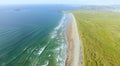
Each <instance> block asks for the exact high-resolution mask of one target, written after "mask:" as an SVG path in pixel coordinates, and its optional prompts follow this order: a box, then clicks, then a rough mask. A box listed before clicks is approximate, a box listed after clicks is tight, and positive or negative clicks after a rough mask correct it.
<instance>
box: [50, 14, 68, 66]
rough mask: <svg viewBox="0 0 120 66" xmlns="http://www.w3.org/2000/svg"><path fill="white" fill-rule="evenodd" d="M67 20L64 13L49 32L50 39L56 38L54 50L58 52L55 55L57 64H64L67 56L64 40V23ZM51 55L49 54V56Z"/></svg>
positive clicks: (60, 65) (59, 65) (62, 65)
mask: <svg viewBox="0 0 120 66" xmlns="http://www.w3.org/2000/svg"><path fill="white" fill-rule="evenodd" d="M66 21H67V14H64V15H63V17H62V19H61V20H60V22H59V24H58V26H57V27H55V28H54V30H53V32H52V33H50V37H51V40H56V43H57V44H58V47H56V48H55V49H54V51H55V52H56V53H57V54H58V56H56V61H57V62H58V65H57V66H65V61H66V57H67V54H66V53H67V43H66V40H65V33H64V32H65V24H66ZM50 56H51V55H49V57H50Z"/></svg>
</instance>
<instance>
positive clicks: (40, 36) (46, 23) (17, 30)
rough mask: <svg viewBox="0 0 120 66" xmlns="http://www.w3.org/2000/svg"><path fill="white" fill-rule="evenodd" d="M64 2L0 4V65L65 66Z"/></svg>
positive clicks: (67, 16)
mask: <svg viewBox="0 0 120 66" xmlns="http://www.w3.org/2000/svg"><path fill="white" fill-rule="evenodd" d="M71 9H75V8H73V7H70V6H65V5H6V6H0V66H65V60H66V57H67V51H68V50H67V41H66V35H65V30H66V29H65V28H66V26H67V24H66V23H67V22H68V21H69V14H65V13H62V10H71Z"/></svg>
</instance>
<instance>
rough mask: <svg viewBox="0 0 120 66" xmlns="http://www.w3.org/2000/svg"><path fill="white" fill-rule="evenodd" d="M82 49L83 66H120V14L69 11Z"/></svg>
mask: <svg viewBox="0 0 120 66" xmlns="http://www.w3.org/2000/svg"><path fill="white" fill-rule="evenodd" d="M70 12H71V13H73V15H74V16H75V19H76V22H77V27H78V32H79V36H80V38H81V41H82V48H83V62H82V63H83V66H120V51H119V50H120V13H117V12H102V11H79V10H77V11H70Z"/></svg>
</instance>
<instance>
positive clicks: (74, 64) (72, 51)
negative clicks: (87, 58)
mask: <svg viewBox="0 0 120 66" xmlns="http://www.w3.org/2000/svg"><path fill="white" fill-rule="evenodd" d="M71 17H72V21H71V23H70V25H69V27H68V31H67V38H68V44H69V51H68V58H67V61H66V66H82V59H83V58H82V57H83V56H82V42H81V41H80V38H79V34H78V29H77V24H76V20H75V17H74V15H73V14H71Z"/></svg>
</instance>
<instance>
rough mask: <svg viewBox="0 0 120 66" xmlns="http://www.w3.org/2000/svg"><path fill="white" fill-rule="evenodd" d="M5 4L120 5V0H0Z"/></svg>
mask: <svg viewBox="0 0 120 66" xmlns="http://www.w3.org/2000/svg"><path fill="white" fill-rule="evenodd" d="M3 4H81V5H111V4H112V5H115V4H116V5H119V4H120V0H0V5H3Z"/></svg>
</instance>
